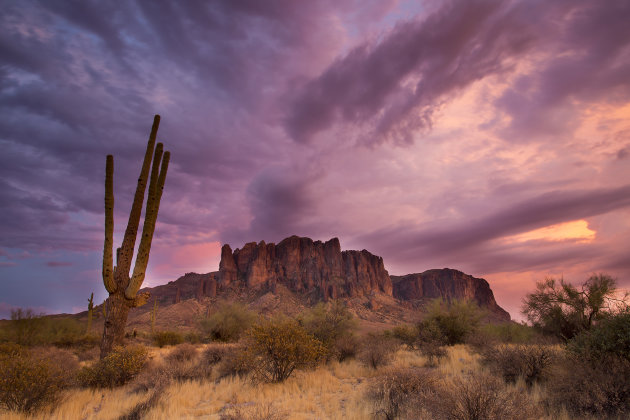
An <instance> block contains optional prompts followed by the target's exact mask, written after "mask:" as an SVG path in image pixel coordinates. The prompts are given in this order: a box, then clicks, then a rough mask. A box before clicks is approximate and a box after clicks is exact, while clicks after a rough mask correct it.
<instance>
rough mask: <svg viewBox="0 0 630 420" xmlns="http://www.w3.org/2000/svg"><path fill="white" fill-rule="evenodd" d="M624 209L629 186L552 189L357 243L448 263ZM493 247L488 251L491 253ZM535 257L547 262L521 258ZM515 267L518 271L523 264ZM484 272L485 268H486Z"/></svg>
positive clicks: (392, 230)
mask: <svg viewBox="0 0 630 420" xmlns="http://www.w3.org/2000/svg"><path fill="white" fill-rule="evenodd" d="M628 207H630V185H626V186H623V187H619V188H607V189H598V190H564V191H553V192H548V193H544V194H541V195H538V196H536V197H533V198H531V199H528V200H525V201H521V202H519V203H516V204H514V205H511V206H508V207H506V208H504V209H501V210H498V211H496V212H494V213H490V214H487V215H484V216H482V217H480V218H468V219H466V220H464V221H461V220H452V221H446V220H441V221H440V222H439V225H438V226H435V227H431V226H409V225H402V226H397V227H394V228H390V229H382V230H376V231H374V232H371V233H369V234H367V235H365V236H363V237H362V238H361V240H362V241H363V242H365V243H367V244H370V245H371V246H372V247H373V248H374V249H377V250H379V252H381V253H384V254H388V255H393V256H396V257H395V258H397V259H398V260H404V259H413V258H416V257H417V256H418V255H421V256H422V257H423V258H427V257H439V256H445V255H450V257H449V258H450V259H452V260H454V259H457V258H458V257H461V254H462V253H464V252H468V250H471V249H482V250H483V249H484V248H483V247H484V246H485V245H484V244H486V243H487V242H489V241H492V240H495V239H499V238H503V237H506V236H510V235H515V234H518V233H523V232H527V231H530V230H533V229H537V228H541V227H545V226H549V225H554V224H557V223H562V222H568V221H572V220H579V219H585V218H588V217H592V216H597V215H601V214H605V213H608V212H611V211H613V210H617V209H623V208H628ZM501 247H505V245H501ZM496 249H497V248H494V250H493V251H492V252H493V253H495V254H497V251H496ZM580 249H583V247H580ZM482 252H483V251H482ZM566 252H570V251H569V250H567V251H566ZM476 254H477V253H476V252H475V255H476ZM535 255H538V256H539V257H538V259H540V257H541V256H542V257H544V258H545V259H549V260H550V261H552V260H553V258H552V257H551V256H550V255H549V254H545V253H539V252H536V251H535V250H529V251H528V253H527V254H526V255H525V256H524V257H523V258H526V259H528V263H529V264H533V260H534V259H535V258H534V256H535ZM455 256H457V257H455ZM556 257H558V256H556ZM475 258H477V257H475ZM489 260H492V261H495V264H500V263H499V262H500V261H504V262H505V263H507V264H510V263H509V262H508V261H507V260H506V258H504V257H502V256H500V255H493V256H492V257H491V258H489ZM518 266H519V267H520V268H524V265H523V264H518ZM484 268H485V269H486V270H487V269H488V268H489V267H487V266H486V267H484ZM482 271H483V270H482Z"/></svg>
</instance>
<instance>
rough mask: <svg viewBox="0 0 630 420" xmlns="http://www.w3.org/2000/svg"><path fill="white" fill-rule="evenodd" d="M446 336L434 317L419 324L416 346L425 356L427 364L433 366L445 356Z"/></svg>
mask: <svg viewBox="0 0 630 420" xmlns="http://www.w3.org/2000/svg"><path fill="white" fill-rule="evenodd" d="M446 342H447V338H446V335H445V334H444V332H443V331H442V328H441V327H440V324H439V323H438V322H437V320H435V319H430V320H425V321H424V322H422V323H421V324H420V325H419V329H418V337H417V346H418V348H419V350H420V353H422V355H423V356H425V357H426V358H427V365H428V366H435V365H437V364H438V362H439V361H440V359H442V358H444V357H445V356H446V354H447V353H446V349H445V348H444V346H445V345H446Z"/></svg>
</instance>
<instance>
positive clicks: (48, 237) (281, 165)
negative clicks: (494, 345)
mask: <svg viewBox="0 0 630 420" xmlns="http://www.w3.org/2000/svg"><path fill="white" fill-rule="evenodd" d="M628 22H630V3H629V2H628V1H625V0H609V1H608V0H607V1H590V0H554V1H547V0H545V1H543V0H540V1H538V0H533V1H529V0H528V1H526V0H510V1H507V0H506V1H498V0H497V1H494V0H473V1H468V0H461V1H437V0H431V1H426V2H423V1H403V0H401V1H395V0H389V1H381V0H378V1H377V0H374V1H357V0H348V1H323V0H322V1H311V2H296V1H293V0H277V1H269V2H260V1H255V0H252V1H247V0H233V1H216V2H208V3H205V2H200V3H196V2H170V1H150V2H141V1H137V2H136V1H130V2H123V3H111V2H97V1H35V0H27V1H20V2H15V1H8V0H0V113H1V114H0V115H2V117H0V145H1V147H2V150H3V152H2V153H1V154H0V209H1V210H0V215H1V216H2V217H1V218H0V318H1V317H6V316H8V314H9V312H10V309H11V308H16V307H34V308H43V309H42V310H45V311H47V312H49V313H52V312H61V311H66V312H67V311H72V310H73V308H77V307H81V305H83V303H84V302H85V300H86V299H87V297H88V296H89V295H90V293H91V292H94V293H95V300H97V301H98V302H99V303H100V302H101V301H102V300H103V299H104V298H105V295H106V292H105V290H104V288H103V285H102V280H101V278H100V264H101V253H102V246H103V193H104V186H103V181H104V170H105V156H106V155H107V154H114V155H115V158H116V167H115V175H114V188H115V197H116V207H115V217H114V219H115V227H116V231H115V236H116V237H115V243H119V242H120V239H121V237H122V233H123V231H124V227H125V223H126V217H127V214H128V212H129V206H130V205H131V197H132V194H133V189H134V188H135V180H136V179H137V176H138V174H137V172H138V170H139V167H138V162H139V161H140V160H141V157H142V154H143V151H144V148H145V146H146V139H147V136H148V131H149V128H150V123H151V119H152V117H153V115H154V114H160V115H161V116H162V123H161V126H160V135H159V137H160V138H159V139H158V140H161V141H164V142H165V144H167V145H168V149H169V150H170V151H171V153H172V158H171V166H170V169H169V175H168V179H167V181H166V186H165V189H164V195H163V198H162V204H161V207H160V214H159V217H158V222H157V227H156V233H155V237H154V240H153V248H152V254H151V259H150V261H149V266H148V267H149V268H148V275H147V279H146V282H145V284H146V285H149V286H154V285H157V284H162V283H166V282H168V281H171V280H175V279H176V278H177V277H179V276H181V275H183V274H184V273H186V272H191V271H195V272H210V271H215V270H217V269H218V264H219V259H220V246H221V244H224V243H229V244H230V245H231V246H232V248H237V247H241V246H242V245H243V244H244V243H246V242H251V241H256V242H259V241H261V240H265V241H266V242H278V241H280V240H282V239H283V238H285V237H287V236H290V235H300V236H308V237H311V238H313V239H320V240H328V239H330V238H332V237H338V238H339V239H340V242H341V247H342V249H367V250H369V251H370V252H372V253H374V254H376V255H380V256H382V257H383V259H384V262H385V267H386V268H387V270H388V271H389V273H390V274H395V275H401V274H407V273H415V272H422V271H424V270H427V269H431V268H442V267H450V268H455V269H458V270H461V271H464V272H466V273H468V274H472V275H474V276H476V277H483V278H486V279H487V280H488V281H489V282H490V285H491V287H492V289H493V290H494V292H495V296H496V298H497V302H498V303H499V305H501V306H502V307H504V308H506V309H507V310H508V311H509V312H510V314H511V315H512V316H513V317H515V318H517V319H520V316H519V308H520V302H521V299H522V297H523V296H524V295H525V293H526V292H527V291H530V290H532V289H533V288H534V285H535V282H536V281H538V280H542V279H544V278H545V277H546V276H563V277H564V278H565V279H566V280H568V281H571V282H574V283H581V282H583V281H584V280H585V279H586V278H587V277H588V276H589V275H590V274H591V273H595V272H604V273H608V274H610V275H612V276H613V277H615V278H617V279H618V281H619V284H620V285H621V286H622V287H625V288H629V287H630V252H629V251H628V250H629V249H630V25H628Z"/></svg>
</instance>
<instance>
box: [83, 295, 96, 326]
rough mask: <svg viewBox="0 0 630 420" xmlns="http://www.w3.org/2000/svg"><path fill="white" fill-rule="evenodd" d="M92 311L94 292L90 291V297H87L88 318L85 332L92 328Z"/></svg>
mask: <svg viewBox="0 0 630 420" xmlns="http://www.w3.org/2000/svg"><path fill="white" fill-rule="evenodd" d="M93 313H94V293H90V298H89V299H88V320H87V330H86V331H85V333H86V334H89V333H90V330H91V329H92V314H93Z"/></svg>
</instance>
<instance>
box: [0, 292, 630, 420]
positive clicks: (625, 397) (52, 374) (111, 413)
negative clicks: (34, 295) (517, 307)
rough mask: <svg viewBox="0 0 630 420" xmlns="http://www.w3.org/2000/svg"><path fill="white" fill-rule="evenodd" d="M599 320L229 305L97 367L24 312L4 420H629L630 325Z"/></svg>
mask: <svg viewBox="0 0 630 420" xmlns="http://www.w3.org/2000/svg"><path fill="white" fill-rule="evenodd" d="M530 297H531V296H530ZM565 309H566V308H565ZM564 313H565V314H566V315H567V318H566V319H565V321H567V320H569V321H570V320H571V319H582V318H579V317H575V316H573V315H575V314H573V315H571V314H572V312H571V311H568V310H565V311H564ZM596 318H597V319H592V322H590V323H589V324H584V323H582V326H583V328H581V329H579V330H573V329H572V330H571V331H574V332H575V333H574V334H573V336H572V337H571V338H569V339H563V338H562V337H559V336H557V335H554V334H551V333H549V331H564V330H566V329H564V330H562V329H555V330H554V329H553V328H551V329H550V328H548V327H549V326H550V325H545V328H543V327H538V328H533V327H529V326H526V325H523V324H517V323H513V322H510V323H502V324H488V323H485V321H484V317H483V313H482V312H481V311H480V310H479V308H478V307H476V306H475V305H474V304H472V303H470V302H452V303H451V304H446V303H444V302H435V303H434V304H432V305H431V306H430V307H429V308H428V309H427V310H426V311H425V312H424V314H423V317H422V319H421V321H419V322H418V323H415V324H401V325H398V326H396V327H394V328H390V329H388V330H382V331H372V332H363V333H360V332H359V330H358V329H357V323H356V320H355V319H354V317H353V316H352V314H351V313H350V312H349V311H348V309H347V308H346V306H345V305H344V303H343V302H341V301H332V302H328V303H326V304H324V303H322V304H318V305H316V306H314V307H312V308H310V309H307V310H305V311H304V312H303V313H301V314H299V315H298V316H295V317H286V316H281V315H274V316H267V317H263V316H260V315H256V314H252V313H251V312H250V311H249V310H248V309H247V308H245V307H243V306H240V305H228V304H224V305H222V306H220V307H219V308H218V309H217V312H216V313H214V314H212V315H211V316H209V317H207V318H204V319H201V320H199V324H198V329H197V330H196V332H188V333H187V334H186V335H184V334H181V333H179V332H177V331H155V332H154V333H153V334H149V333H144V332H139V333H136V334H130V335H129V336H128V338H127V344H126V346H125V347H118V348H115V349H114V351H113V352H112V353H111V354H109V355H108V356H107V357H106V358H104V359H100V360H99V359H98V350H97V348H96V345H97V343H95V340H94V339H92V338H90V336H87V338H86V336H85V330H84V331H83V333H79V329H78V328H74V327H68V326H67V325H66V324H68V325H70V324H69V322H70V321H68V320H63V319H54V318H41V317H39V316H35V315H34V314H32V313H31V312H26V311H21V312H19V313H18V312H16V313H15V314H14V320H13V321H12V322H9V323H5V324H4V325H3V326H2V330H1V335H0V340H2V344H0V370H1V371H2V372H3V375H2V378H0V406H1V408H0V418H3V419H27V418H52V419H68V418H73V419H74V418H77V419H140V418H142V419H163V418H206V419H313V418H321V419H326V418H330V419H338V418H339V419H342V418H343V419H370V418H377V419H397V418H400V419H505V418H510V419H541V418H542V419H595V418H597V419H602V418H604V419H605V418H610V419H618V418H619V419H620V418H627V417H628V415H630V381H628V379H627V378H629V377H630V356H629V355H630V341H629V340H628V337H630V311H629V310H628V308H627V305H618V306H616V307H614V308H613V307H606V308H605V309H603V310H601V311H600V313H599V314H598V315H597V317H596ZM541 319H542V318H541ZM545 319H547V318H545ZM237 321H238V322H237ZM74 322H76V321H74ZM567 322H568V321H567ZM59 325H65V326H66V327H64V328H60V327H59ZM59 331H66V332H64V333H63V334H62V333H60V332H59ZM73 331H74V332H73ZM60 337H61V338H60Z"/></svg>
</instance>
